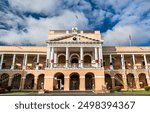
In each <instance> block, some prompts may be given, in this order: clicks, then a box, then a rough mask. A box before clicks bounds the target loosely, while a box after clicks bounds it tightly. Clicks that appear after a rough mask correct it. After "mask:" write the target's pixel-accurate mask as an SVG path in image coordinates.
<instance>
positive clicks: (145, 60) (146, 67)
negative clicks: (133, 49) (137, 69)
mask: <svg viewBox="0 0 150 113" xmlns="http://www.w3.org/2000/svg"><path fill="white" fill-rule="evenodd" d="M143 57H144V63H145V69H148V65H147V59H146V55H145V54H144V56H143Z"/></svg>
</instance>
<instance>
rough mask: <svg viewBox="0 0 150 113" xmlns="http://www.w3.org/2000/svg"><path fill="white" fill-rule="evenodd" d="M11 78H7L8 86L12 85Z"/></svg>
mask: <svg viewBox="0 0 150 113" xmlns="http://www.w3.org/2000/svg"><path fill="white" fill-rule="evenodd" d="M12 79H13V78H12V76H9V80H8V86H11V83H12Z"/></svg>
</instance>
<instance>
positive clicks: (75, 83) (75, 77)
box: [70, 73, 79, 90]
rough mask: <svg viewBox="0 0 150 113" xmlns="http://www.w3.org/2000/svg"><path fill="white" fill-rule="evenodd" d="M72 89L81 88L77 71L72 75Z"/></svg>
mask: <svg viewBox="0 0 150 113" xmlns="http://www.w3.org/2000/svg"><path fill="white" fill-rule="evenodd" d="M70 90H79V75H78V74H77V73H74V74H72V75H71V76H70Z"/></svg>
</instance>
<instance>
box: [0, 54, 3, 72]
mask: <svg viewBox="0 0 150 113" xmlns="http://www.w3.org/2000/svg"><path fill="white" fill-rule="evenodd" d="M3 60H4V54H1V61H0V69H2V65H3Z"/></svg>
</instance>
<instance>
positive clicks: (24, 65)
mask: <svg viewBox="0 0 150 113" xmlns="http://www.w3.org/2000/svg"><path fill="white" fill-rule="evenodd" d="M27 58H28V55H27V54H24V59H23V69H24V70H26V66H27Z"/></svg>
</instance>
